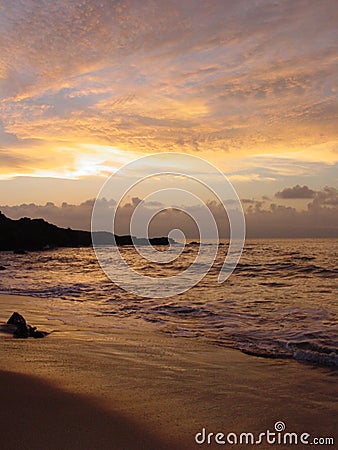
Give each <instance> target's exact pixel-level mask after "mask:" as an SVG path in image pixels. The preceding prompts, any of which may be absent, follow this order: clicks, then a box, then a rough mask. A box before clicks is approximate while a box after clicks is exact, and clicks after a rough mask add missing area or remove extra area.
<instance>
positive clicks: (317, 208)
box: [0, 187, 338, 239]
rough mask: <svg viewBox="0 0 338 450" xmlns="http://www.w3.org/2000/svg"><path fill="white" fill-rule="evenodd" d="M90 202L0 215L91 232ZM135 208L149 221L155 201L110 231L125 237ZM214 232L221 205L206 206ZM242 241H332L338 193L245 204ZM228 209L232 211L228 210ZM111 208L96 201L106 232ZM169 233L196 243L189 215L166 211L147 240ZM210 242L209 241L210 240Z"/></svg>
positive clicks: (121, 215)
mask: <svg viewBox="0 0 338 450" xmlns="http://www.w3.org/2000/svg"><path fill="white" fill-rule="evenodd" d="M93 204H94V200H88V201H86V202H82V203H81V204H79V205H72V204H68V203H66V202H64V203H62V204H61V205H60V206H57V205H55V204H54V203H51V202H48V203H46V204H45V205H36V204H34V203H31V204H22V205H18V206H0V210H1V211H2V212H3V213H4V214H6V215H8V216H9V217H11V218H14V219H17V218H20V217H23V216H27V217H32V218H39V217H43V218H44V219H46V220H48V221H49V222H51V223H55V224H56V225H58V226H62V227H72V228H76V229H87V230H89V229H90V221H91V212H92V207H93ZM138 206H139V209H140V210H139V214H140V217H142V218H144V217H148V216H149V213H150V215H151V213H152V211H155V210H157V207H158V206H161V205H160V204H159V203H158V202H155V203H154V202H149V203H147V202H144V201H142V199H140V198H138V197H133V198H132V199H131V200H130V202H128V203H125V204H124V205H122V206H120V207H119V208H118V210H117V215H116V221H117V224H116V228H115V232H116V233H118V234H128V233H130V228H129V226H130V220H131V216H132V214H133V212H134V210H135V208H136V207H138ZM207 206H208V207H209V209H210V211H211V212H212V214H213V216H214V218H215V220H216V223H217V225H218V228H219V232H220V235H221V237H227V236H228V223H227V219H226V215H225V211H224V209H223V206H222V205H220V204H219V203H216V202H208V203H207ZM243 206H244V207H245V218H246V224H247V237H249V238H250V237H276V238H278V237H290V238H292V237H336V236H337V233H338V225H337V224H338V191H337V189H335V188H333V187H325V188H324V189H322V190H320V191H317V192H316V194H315V197H314V198H313V199H312V200H311V202H310V203H309V204H308V205H307V208H306V209H304V210H301V211H298V210H296V209H295V208H293V207H290V206H285V205H277V204H274V203H268V202H267V201H266V200H265V201H260V200H259V201H257V200H250V199H244V200H243ZM227 207H229V208H231V207H233V206H232V205H228V206H227ZM115 208H116V203H115V201H114V200H107V199H101V200H99V202H98V208H97V213H98V222H99V223H100V224H101V225H102V229H105V230H107V231H109V230H110V228H108V229H107V224H106V219H107V216H108V217H112V213H113V211H115ZM186 211H187V213H191V214H193V215H194V214H196V215H197V216H198V215H199V211H200V205H190V206H188V207H186ZM174 228H179V229H181V230H182V231H183V232H184V233H185V234H186V236H187V238H188V239H198V237H199V236H198V230H197V227H196V225H195V224H194V223H193V221H192V219H191V218H189V215H188V214H186V213H184V212H182V211H180V210H179V209H178V208H165V207H164V206H163V211H162V212H161V213H159V214H157V216H156V217H155V218H154V219H153V221H152V222H151V223H150V227H149V232H150V235H151V236H161V235H167V234H168V233H169V231H170V230H172V229H174ZM210 237H211V236H210Z"/></svg>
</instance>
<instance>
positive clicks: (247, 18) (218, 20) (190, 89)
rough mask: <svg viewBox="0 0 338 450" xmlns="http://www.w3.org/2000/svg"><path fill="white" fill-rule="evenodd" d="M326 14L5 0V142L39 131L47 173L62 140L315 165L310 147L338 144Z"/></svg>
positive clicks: (314, 7) (315, 6)
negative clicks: (294, 159)
mask: <svg viewBox="0 0 338 450" xmlns="http://www.w3.org/2000/svg"><path fill="white" fill-rule="evenodd" d="M336 23H337V8H336V5H335V4H334V2H331V1H329V0H323V1H322V2H320V3H319V2H316V1H310V3H309V1H305V0H299V1H297V2H294V1H292V0H286V1H283V2H274V1H270V0H259V1H256V2H248V1H242V0H240V1H237V2H232V1H222V2H221V1H214V0H207V1H204V2H196V1H193V0H187V1H184V2H182V1H178V0H169V1H153V0H145V1H142V2H140V1H138V0H126V1H123V2H121V1H110V0H100V1H97V0H86V1H83V2H69V1H66V0H54V1H53V2H50V1H48V0H41V1H39V2H36V1H34V0H26V1H25V2H22V1H21V0H12V1H11V2H7V3H5V4H3V5H2V9H1V16H0V39H1V42H2V52H1V55H0V98H1V113H2V120H3V123H4V126H5V128H6V132H7V135H6V136H5V139H6V140H7V144H8V146H10V147H11V148H12V147H14V146H15V145H16V142H15V141H11V142H10V140H11V138H10V135H12V136H14V135H16V136H17V138H18V139H20V140H24V139H39V140H40V142H41V144H43V145H44V146H45V153H51V154H52V156H53V157H52V158H51V159H50V160H49V159H48V158H46V159H44V160H43V161H40V165H39V169H44V170H45V171H47V170H55V171H58V170H59V171H64V172H67V170H68V169H67V168H66V167H65V165H64V161H63V160H62V158H63V156H64V155H62V146H63V147H66V148H70V149H73V150H72V151H73V153H75V152H78V154H79V153H81V152H82V151H83V147H81V145H82V144H97V145H111V146H112V147H116V148H119V149H120V150H122V151H129V152H131V151H132V152H138V153H149V152H154V151H164V150H166V151H168V150H169V151H184V152H200V153H203V152H213V153H214V154H215V153H220V154H225V153H228V154H232V155H235V156H238V157H242V156H247V155H248V154H249V155H257V154H262V153H278V152H281V151H286V150H287V151H289V152H294V151H299V150H302V149H305V150H307V151H308V152H309V153H310V154H311V155H312V156H313V160H314V161H321V160H322V158H323V152H319V151H318V149H317V150H316V149H315V148H314V146H315V145H322V146H324V147H325V146H326V145H330V146H332V145H337V136H336V113H337V89H338V87H337V81H336V66H335V64H336V54H337V40H336ZM60 142H62V143H63V145H60ZM26 145H27V153H29V152H30V151H31V148H32V146H33V144H32V145H31V144H29V142H28V141H26ZM308 149H310V150H308ZM33 151H34V149H33ZM40 153H41V152H40ZM55 155H59V157H58V158H54V156H55ZM98 158H99V156H98ZM327 158H328V159H329V161H331V160H332V159H334V158H335V154H334V153H333V152H330V154H328V155H327ZM330 158H331V159H330ZM76 159H77V158H75V157H74V158H69V160H70V163H71V164H74V163H75V162H76ZM25 169H26V171H25V173H28V172H29V171H30V172H32V173H34V167H29V164H26V167H25ZM68 172H69V170H68ZM252 173H253V172H252Z"/></svg>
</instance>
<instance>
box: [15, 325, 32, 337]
mask: <svg viewBox="0 0 338 450" xmlns="http://www.w3.org/2000/svg"><path fill="white" fill-rule="evenodd" d="M13 336H14V337H16V338H21V339H27V338H28V336H29V333H28V327H27V325H26V324H24V323H18V324H17V326H16V330H15V331H14V333H13Z"/></svg>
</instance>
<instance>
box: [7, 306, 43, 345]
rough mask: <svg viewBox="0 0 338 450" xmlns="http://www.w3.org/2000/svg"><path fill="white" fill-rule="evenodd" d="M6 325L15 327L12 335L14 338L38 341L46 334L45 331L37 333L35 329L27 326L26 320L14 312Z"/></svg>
mask: <svg viewBox="0 0 338 450" xmlns="http://www.w3.org/2000/svg"><path fill="white" fill-rule="evenodd" d="M7 324H8V325H15V326H16V330H15V331H14V333H13V336H14V337H15V338H21V339H27V338H28V337H33V338H35V339H38V338H43V337H45V336H47V334H48V333H47V332H46V331H39V330H38V329H37V328H36V327H33V326H32V325H28V324H27V323H26V319H25V318H24V317H23V316H22V315H21V314H19V313H18V312H14V313H13V314H12V315H11V317H10V318H9V319H8V321H7Z"/></svg>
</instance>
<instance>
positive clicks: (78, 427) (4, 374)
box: [0, 295, 337, 450]
mask: <svg viewBox="0 0 338 450" xmlns="http://www.w3.org/2000/svg"><path fill="white" fill-rule="evenodd" d="M0 308H1V317H0V321H1V323H4V322H6V320H7V319H8V317H9V316H10V315H11V313H12V312H13V311H18V312H20V313H21V314H23V315H24V316H25V317H26V319H27V321H28V322H29V323H31V324H33V325H35V326H38V328H39V329H43V330H49V331H54V332H53V333H51V334H50V335H49V336H48V337H46V338H44V339H27V340H23V339H14V338H13V337H12V336H11V335H10V334H7V333H4V332H2V333H1V335H0V339H1V345H0V352H1V353H0V358H1V374H0V380H1V382H0V391H1V394H0V395H1V399H2V402H1V403H2V408H1V420H0V424H1V425H0V448H1V449H2V450H14V449H16V450H17V449H18V448H20V449H21V448H24V449H25V450H30V449H32V450H37V449H44V450H48V449H58V450H61V449H72V450H74V449H79V450H80V449H81V450H88V449H91V450H95V449H106V448H107V449H145V450H146V449H149V450H150V449H153V448H154V449H155V448H156V449H182V450H183V449H193V448H204V447H207V448H227V447H228V445H221V444H217V443H215V441H214V440H213V439H214V438H212V439H211V444H210V445H208V444H207V443H204V444H203V443H202V444H197V443H196V441H195V435H196V433H199V432H201V431H202V430H203V428H204V429H205V430H206V433H209V432H211V433H214V435H215V434H217V433H219V432H220V433H224V434H226V433H230V432H232V433H238V434H240V433H243V432H247V433H249V432H251V433H254V434H255V435H258V434H259V433H261V432H265V431H266V430H274V425H275V423H276V422H278V421H282V422H284V424H285V425H286V430H285V431H288V432H295V433H299V434H301V433H304V432H307V433H309V434H310V435H311V437H334V436H335V432H336V417H337V404H336V403H335V392H336V372H334V371H332V370H331V369H329V368H321V367H313V366H308V365H304V364H300V363H298V362H296V361H292V360H273V359H263V358H257V357H253V356H249V355H245V354H242V353H241V352H239V351H236V350H231V349H226V348H222V347H217V346H212V345H207V344H205V343H203V342H202V341H199V340H198V339H189V338H183V337H172V336H169V335H166V334H164V333H161V332H159V331H157V330H156V329H155V328H154V327H153V326H152V324H147V323H145V322H143V321H140V320H139V321H138V320H131V319H126V320H125V321H121V320H114V319H111V326H110V328H109V329H107V331H106V332H105V333H103V332H102V329H100V330H99V331H95V330H93V329H89V328H86V327H84V328H83V329H82V328H80V327H78V328H77V329H75V328H74V327H71V326H69V325H65V324H63V323H62V322H61V321H60V320H57V319H56V318H55V319H52V318H51V317H50V314H49V316H48V314H47V309H46V303H45V300H44V299H36V298H29V297H21V296H14V295H11V296H10V295H0ZM47 316H48V319H47V318H46V317H47ZM200 438H201V439H202V437H201V436H200ZM310 439H311V438H310ZM260 447H261V448H277V446H273V445H267V444H265V445H264V444H263V445H261V446H260ZM279 447H280V448H295V446H294V445H282V446H279ZM302 447H304V448H305V447H306V445H302V444H298V446H297V448H302ZM333 447H334V446H332V445H331V446H326V445H321V448H333ZM235 448H236V446H235ZM238 448H250V445H244V444H243V446H241V445H238Z"/></svg>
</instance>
